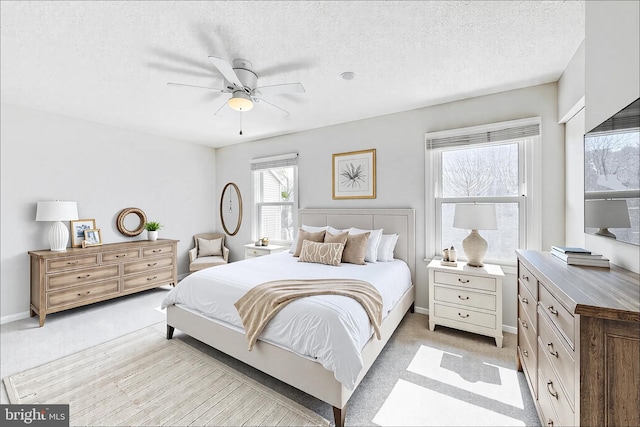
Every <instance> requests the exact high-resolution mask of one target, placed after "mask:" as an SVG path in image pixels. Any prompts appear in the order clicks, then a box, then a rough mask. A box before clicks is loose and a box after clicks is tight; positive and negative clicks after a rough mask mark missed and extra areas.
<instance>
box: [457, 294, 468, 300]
mask: <svg viewBox="0 0 640 427" xmlns="http://www.w3.org/2000/svg"><path fill="white" fill-rule="evenodd" d="M458 298H459V299H461V300H462V301H466V300H468V299H469V297H464V298H462V295H458Z"/></svg>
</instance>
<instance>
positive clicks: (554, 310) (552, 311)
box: [547, 305, 558, 316]
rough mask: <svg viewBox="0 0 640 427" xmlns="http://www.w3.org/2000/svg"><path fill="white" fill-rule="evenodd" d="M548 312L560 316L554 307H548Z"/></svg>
mask: <svg viewBox="0 0 640 427" xmlns="http://www.w3.org/2000/svg"><path fill="white" fill-rule="evenodd" d="M547 310H549V311H550V312H551V314H555V315H556V316H557V315H558V310H556V309H555V308H553V306H552V305H550V306H549V307H547Z"/></svg>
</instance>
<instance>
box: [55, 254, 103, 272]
mask: <svg viewBox="0 0 640 427" xmlns="http://www.w3.org/2000/svg"><path fill="white" fill-rule="evenodd" d="M46 262H47V272H56V271H63V270H72V269H74V268H83V267H91V266H94V265H98V254H91V255H84V256H77V257H64V258H59V259H58V258H53V259H48V260H47V261H46Z"/></svg>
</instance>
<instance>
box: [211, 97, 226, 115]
mask: <svg viewBox="0 0 640 427" xmlns="http://www.w3.org/2000/svg"><path fill="white" fill-rule="evenodd" d="M225 105H227V101H224V103H223V104H222V105H221V106H220V108H218V109H217V110H216V112H215V113H213V115H214V116H216V115H217V114H218V113H219V112H220V110H222V109H223V108H224V106H225Z"/></svg>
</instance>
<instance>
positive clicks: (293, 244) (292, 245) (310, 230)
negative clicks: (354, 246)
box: [289, 225, 338, 254]
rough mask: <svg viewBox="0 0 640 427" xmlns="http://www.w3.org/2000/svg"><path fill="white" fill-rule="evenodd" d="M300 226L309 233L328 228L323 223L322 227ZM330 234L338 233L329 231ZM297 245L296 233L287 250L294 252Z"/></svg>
mask: <svg viewBox="0 0 640 427" xmlns="http://www.w3.org/2000/svg"><path fill="white" fill-rule="evenodd" d="M300 228H302V229H303V230H304V231H308V232H310V233H317V232H318V231H323V230H327V229H328V228H329V226H328V225H325V226H324V227H315V226H313V225H303V226H302V227H300ZM331 234H338V233H331ZM297 246H298V233H296V235H295V237H294V238H293V243H292V244H291V247H290V248H289V252H291V253H292V254H295V253H296V247H297Z"/></svg>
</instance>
